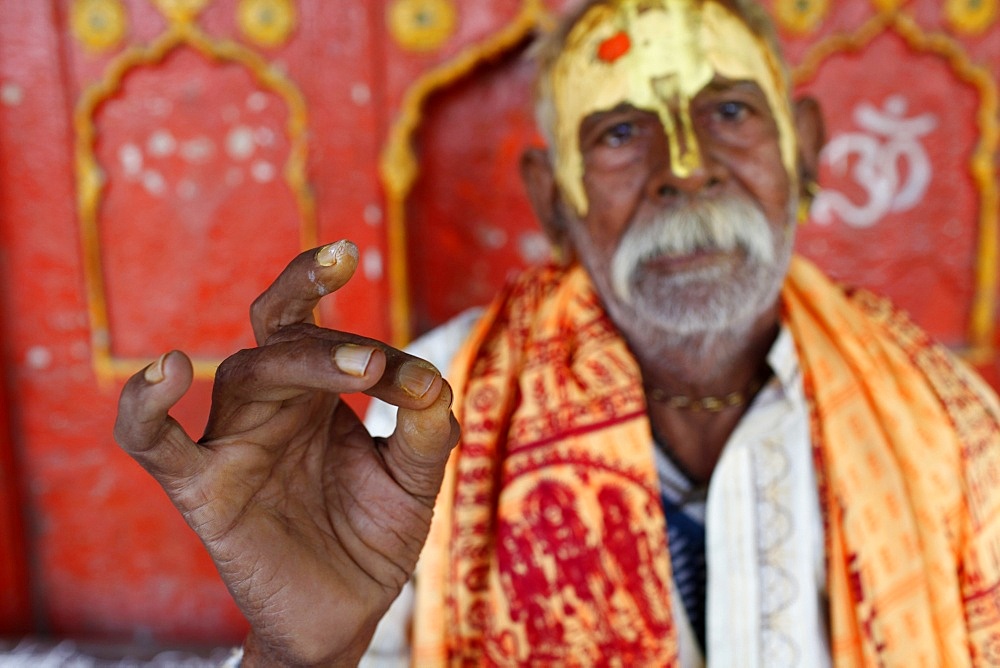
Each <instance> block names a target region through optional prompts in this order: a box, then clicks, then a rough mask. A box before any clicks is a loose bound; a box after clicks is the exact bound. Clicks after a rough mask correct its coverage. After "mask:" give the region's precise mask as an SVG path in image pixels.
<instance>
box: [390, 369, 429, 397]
mask: <svg viewBox="0 0 1000 668" xmlns="http://www.w3.org/2000/svg"><path fill="white" fill-rule="evenodd" d="M437 377H438V372H437V371H435V370H434V369H432V368H429V367H426V366H424V365H423V364H419V363H417V362H406V363H404V364H403V366H401V367H399V375H398V376H397V378H398V379H399V386H400V387H402V388H403V390H405V391H406V393H407V394H410V395H413V396H414V397H417V398H418V399H419V398H420V397H422V396H424V395H425V394H427V390H429V389H431V383H433V382H434V379H435V378H437Z"/></svg>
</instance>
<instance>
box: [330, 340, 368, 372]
mask: <svg viewBox="0 0 1000 668" xmlns="http://www.w3.org/2000/svg"><path fill="white" fill-rule="evenodd" d="M374 352H375V349H374V348H372V347H371V346H359V345H355V344H353V343H345V344H343V345H340V346H337V349H336V350H334V351H333V363H334V364H336V365H337V368H338V369H340V370H341V371H343V372H344V373H347V374H350V375H352V376H363V375H365V371H367V370H368V362H370V361H371V359H372V354H374Z"/></svg>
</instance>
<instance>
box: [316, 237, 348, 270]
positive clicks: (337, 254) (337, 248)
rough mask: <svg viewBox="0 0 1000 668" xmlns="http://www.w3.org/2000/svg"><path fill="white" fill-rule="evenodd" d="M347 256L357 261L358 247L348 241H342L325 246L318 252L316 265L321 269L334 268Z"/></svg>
mask: <svg viewBox="0 0 1000 668" xmlns="http://www.w3.org/2000/svg"><path fill="white" fill-rule="evenodd" d="M345 256H350V257H353V258H354V259H355V260H357V259H358V247H357V246H355V245H354V243H353V242H351V241H348V240H347V239H341V240H340V241H336V242H334V243H332V244H328V245H326V246H323V247H322V248H320V249H319V250H318V251H316V264H318V265H320V266H321V267H332V266H333V265H335V264H337V263H338V262H340V261H341V259H343V258H344V257H345Z"/></svg>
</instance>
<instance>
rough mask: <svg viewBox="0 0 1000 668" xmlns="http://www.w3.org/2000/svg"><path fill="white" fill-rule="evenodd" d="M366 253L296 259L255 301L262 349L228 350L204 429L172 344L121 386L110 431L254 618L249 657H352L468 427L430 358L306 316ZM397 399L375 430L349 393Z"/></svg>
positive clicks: (336, 249) (403, 567)
mask: <svg viewBox="0 0 1000 668" xmlns="http://www.w3.org/2000/svg"><path fill="white" fill-rule="evenodd" d="M356 266H357V249H356V247H354V245H353V244H351V243H350V242H338V243H337V244H332V245H330V246H326V247H323V248H321V249H319V250H318V251H309V252H306V253H303V254H302V255H300V256H298V257H297V258H296V259H295V260H293V261H292V263H291V264H289V265H288V267H287V268H286V269H285V271H284V272H283V273H282V274H281V276H279V277H278V279H277V280H276V281H275V282H274V284H273V285H272V286H271V287H270V288H268V290H267V291H266V292H265V293H264V294H262V295H261V296H260V297H259V298H258V299H257V301H256V302H254V305H253V307H252V308H251V319H252V322H253V327H254V334H255V336H256V338H257V342H258V344H259V347H257V348H252V349H248V350H242V351H240V352H238V353H236V354H235V355H233V356H232V357H230V358H228V359H227V360H225V361H224V362H223V363H222V365H221V366H220V367H219V370H218V373H217V375H216V380H215V387H214V389H213V396H212V409H211V413H210V417H209V421H208V426H207V428H206V431H205V435H204V436H203V437H202V438H201V439H200V440H199V441H198V442H195V441H193V440H192V439H191V438H190V437H189V436H188V435H187V434H186V433H185V432H184V430H183V429H182V428H181V427H180V425H179V424H178V423H177V422H175V421H174V420H173V419H172V418H170V417H169V415H168V411H169V409H170V408H171V407H172V406H173V405H174V404H175V403H176V402H177V401H178V400H179V399H180V397H181V396H182V395H183V394H184V392H186V391H187V389H188V387H189V386H190V384H191V378H192V368H191V363H190V360H189V359H188V358H187V357H186V356H185V355H184V354H183V353H181V352H177V351H174V352H171V353H168V354H166V355H164V356H163V357H161V358H160V359H159V360H158V361H157V362H156V363H154V364H152V365H150V366H149V367H147V368H146V369H145V370H144V371H142V372H140V373H138V374H136V375H135V376H133V377H132V378H131V379H130V380H129V381H128V383H127V384H126V385H125V388H124V389H123V390H122V396H121V400H120V402H119V413H118V421H117V423H116V425H115V438H116V439H117V440H118V442H119V443H120V444H121V446H122V447H123V448H124V449H125V450H126V452H128V453H129V454H130V455H132V456H133V457H134V458H135V459H136V460H137V461H138V462H139V463H140V464H141V465H142V466H143V467H144V468H145V469H146V470H147V471H149V472H150V474H152V475H153V477H154V478H156V480H157V481H158V482H159V483H160V484H161V485H162V486H163V488H164V490H165V491H166V492H167V494H168V496H169V497H170V499H171V501H173V503H174V505H176V506H177V508H178V509H179V510H180V511H181V513H182V514H183V515H184V518H185V519H186V520H187V522H188V524H189V525H190V526H191V528H193V529H194V530H195V531H196V532H197V533H198V535H199V536H200V537H201V539H202V541H203V542H204V544H205V546H206V547H207V548H208V551H209V553H210V554H211V556H212V558H213V560H214V561H215V563H216V566H217V567H218V569H219V573H220V574H221V575H222V578H223V580H224V581H225V583H226V585H227V586H228V587H229V590H230V592H231V593H232V594H233V597H234V598H235V600H236V602H237V604H238V605H239V606H240V608H241V610H242V611H243V613H244V615H246V617H247V619H248V620H249V622H250V625H251V633H250V635H249V637H248V638H247V642H246V645H245V649H246V654H245V658H244V663H245V665H254V664H260V665H341V664H343V665H353V664H354V663H356V662H357V660H358V659H359V658H360V656H361V655H362V653H363V652H364V650H365V648H366V647H367V646H368V642H369V641H370V639H371V635H372V633H373V632H374V630H375V625H376V624H377V622H378V620H379V619H380V618H381V617H382V615H383V614H384V613H385V611H386V610H387V609H388V607H389V604H390V603H391V602H392V600H393V599H394V598H395V597H396V595H397V594H398V593H399V591H400V589H401V588H402V586H403V584H404V583H405V582H406V581H407V579H408V578H409V577H410V575H411V573H412V572H413V568H414V567H415V565H416V560H417V556H418V554H419V552H420V549H421V547H422V546H423V543H424V541H425V539H426V537H427V531H428V529H429V526H430V520H431V514H432V510H433V504H434V498H435V496H436V494H437V492H438V489H439V488H440V485H441V480H442V478H443V475H444V467H445V463H446V461H447V458H448V454H449V452H450V450H451V448H452V447H453V446H454V445H455V443H456V442H457V440H458V433H459V429H458V424H457V422H456V421H455V418H454V416H453V415H452V414H451V399H452V394H451V389H450V388H449V387H448V385H447V384H446V383H445V382H444V381H443V380H442V378H441V375H440V374H439V373H438V372H437V370H435V369H434V368H433V367H431V366H430V365H429V364H428V363H426V362H423V361H422V360H418V359H416V358H413V357H411V356H409V355H406V354H405V353H402V352H400V351H398V350H395V349H393V348H391V347H389V346H387V345H385V344H382V343H379V342H377V341H373V340H370V339H364V338H362V337H358V336H355V335H352V334H347V333H343V332H336V331H331V330H326V329H322V328H319V327H316V326H315V325H314V324H312V311H313V308H314V307H315V305H316V303H317V301H318V300H319V299H320V298H321V297H322V296H323V295H325V294H328V293H330V292H333V291H334V290H337V289H339V288H340V287H341V286H343V285H344V284H345V283H346V282H347V281H348V279H349V278H350V277H351V275H352V274H353V273H354V269H355V268H356ZM345 392H366V393H368V394H370V395H372V396H375V397H378V398H380V399H382V400H384V401H387V402H389V403H392V404H396V405H397V406H399V407H400V410H399V414H398V418H397V426H396V431H395V433H394V434H393V435H392V436H391V437H389V438H387V439H373V438H372V437H371V436H370V435H369V434H368V432H367V431H366V430H365V428H364V426H363V425H362V424H361V421H360V420H359V419H358V417H357V416H356V415H355V414H354V412H353V411H352V410H351V409H350V408H349V407H348V406H347V405H346V404H345V403H344V402H343V401H341V399H340V395H341V394H342V393H345Z"/></svg>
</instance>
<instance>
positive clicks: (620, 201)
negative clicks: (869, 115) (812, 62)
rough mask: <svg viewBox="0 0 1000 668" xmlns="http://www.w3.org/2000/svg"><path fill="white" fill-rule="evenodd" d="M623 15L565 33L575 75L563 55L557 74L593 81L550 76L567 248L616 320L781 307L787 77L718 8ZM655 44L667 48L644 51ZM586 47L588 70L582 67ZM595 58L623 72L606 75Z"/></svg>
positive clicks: (661, 5) (698, 317) (640, 6)
mask: <svg viewBox="0 0 1000 668" xmlns="http://www.w3.org/2000/svg"><path fill="white" fill-rule="evenodd" d="M617 7H618V11H617V13H616V12H613V11H609V10H607V8H603V9H601V10H600V11H599V12H598V15H597V16H596V17H593V16H591V13H592V12H591V13H588V14H587V15H585V16H584V18H583V19H582V20H581V21H580V22H579V23H578V24H577V26H576V28H574V30H573V31H572V32H571V33H570V39H569V40H567V51H568V55H566V54H564V56H565V57H566V59H567V60H568V62H569V66H568V69H566V68H564V69H563V70H560V69H559V68H560V64H561V63H562V60H563V57H561V58H560V60H559V61H557V65H556V66H555V67H554V68H553V72H554V73H555V74H554V75H553V76H554V77H558V76H559V75H558V73H559V72H560V71H563V72H571V71H576V72H577V74H578V75H579V76H581V77H582V76H585V73H586V71H587V70H588V69H589V70H592V72H591V74H594V73H595V72H596V74H594V76H596V79H591V80H588V79H583V78H581V79H576V80H573V81H571V80H567V79H566V78H565V77H564V78H563V79H559V78H554V80H553V82H554V86H553V89H554V97H555V102H556V108H557V119H558V121H557V123H558V124H559V125H560V128H557V136H558V137H560V139H559V140H558V147H557V155H558V159H557V165H556V180H557V182H558V184H559V186H560V191H561V192H562V193H563V195H564V199H565V200H566V202H567V203H568V207H567V208H568V209H569V210H568V211H566V212H565V213H566V217H567V218H568V219H569V220H568V229H567V233H568V235H569V237H570V240H571V242H572V243H573V246H574V250H575V251H576V253H577V255H578V257H579V259H580V260H581V262H582V263H583V264H584V266H585V267H586V268H587V270H588V271H589V273H590V275H591V277H592V278H593V279H594V282H595V284H596V286H597V289H598V291H599V293H600V294H601V297H602V298H603V300H604V301H605V304H606V305H607V306H608V308H609V311H610V312H611V315H612V317H613V318H614V319H615V320H616V322H618V323H619V325H620V326H621V325H623V324H624V325H626V328H629V327H634V326H642V325H644V324H647V321H648V324H653V325H654V326H656V328H657V329H659V330H660V331H676V332H677V333H679V334H685V335H689V334H695V333H698V332H708V331H713V330H715V331H719V330H723V329H727V328H731V327H732V326H734V325H735V324H737V323H741V322H749V321H750V320H752V319H753V317H754V316H756V315H759V314H760V313H762V312H763V311H764V310H765V309H767V308H769V307H770V306H771V305H772V304H773V303H774V300H775V298H776V296H777V292H778V290H779V288H780V284H781V281H782V278H783V276H784V273H785V271H786V268H787V262H788V259H789V257H790V254H791V245H792V239H793V230H792V227H793V226H792V216H791V211H792V210H793V208H794V206H793V205H794V203H795V202H794V196H793V193H794V192H795V189H796V187H797V184H796V183H795V182H794V179H793V178H792V177H791V176H790V175H791V174H794V171H793V170H794V156H795V138H794V132H793V130H792V120H791V112H790V110H789V107H788V104H787V102H786V101H785V99H786V96H785V84H784V81H783V79H782V78H781V75H780V69H779V68H776V67H772V66H770V65H768V63H771V62H772V61H773V60H774V58H773V55H772V54H771V53H770V51H769V50H768V49H767V47H766V46H765V45H764V44H763V42H762V41H761V40H759V39H758V38H757V37H755V36H754V35H753V34H752V33H751V32H750V31H749V29H748V28H746V26H745V25H744V24H743V23H742V21H740V20H739V19H738V18H736V16H735V15H733V14H732V13H730V12H729V10H728V9H726V8H725V7H723V6H722V5H720V4H717V3H716V2H713V1H711V0H710V1H708V2H703V3H702V2H697V0H663V1H662V2H649V1H648V0H647V1H645V2H644V1H643V0H622V2H620V3H619V4H618V6H617ZM592 11H593V10H592ZM623 17H624V18H623ZM657 31H659V32H657ZM621 35H625V36H626V37H624V38H623V37H621ZM660 37H662V39H663V41H664V43H666V44H667V45H668V46H669V49H667V50H666V51H664V50H663V49H659V48H655V45H654V44H653V43H652V40H655V39H658V38H660ZM609 44H610V45H611V46H608V45H609ZM627 44H628V45H631V46H630V47H629V50H626V51H625V52H624V53H622V50H623V49H624V48H625V45H627ZM637 44H641V45H643V46H644V48H642V49H638V48H636V45H637ZM591 47H594V48H596V49H597V52H596V53H597V58H596V61H595V60H593V58H592V59H591V61H587V59H586V58H584V56H586V55H587V51H588V49H590V48H591ZM574 49H576V50H577V51H574ZM602 49H603V51H602ZM741 50H742V55H741ZM630 54H631V55H630ZM602 56H603V57H607V58H613V60H614V62H613V63H612V64H613V66H614V67H615V68H616V69H617V70H621V71H618V72H617V73H616V74H615V76H614V77H613V78H612V79H610V80H608V79H606V78H604V76H605V75H606V74H607V73H608V72H607V68H606V67H604V65H602V64H601V63H600V62H597V61H600V60H601V59H602ZM629 57H631V59H632V60H631V61H627V60H626V59H627V58H629ZM671 63H673V64H671ZM741 63H742V64H741ZM747 63H750V65H749V66H748V65H746V64H747ZM754 64H756V65H754ZM626 66H627V68H626ZM635 72H641V73H642V74H641V76H639V77H636V76H634V74H635ZM626 77H630V78H631V81H630V83H628V84H627V85H623V84H622V81H624V79H625V78H626ZM591 81H596V82H597V85H596V86H595V87H592V86H591V85H590V82H591ZM602 85H603V86H604V88H603V89H602V88H601V86H602ZM607 105H611V106H607ZM570 109H572V110H574V112H573V113H567V110H570ZM581 109H582V110H584V111H583V113H581V112H580V110H581ZM575 118H579V122H578V123H577V124H576V132H575V134H574V135H573V136H572V137H570V136H569V135H568V134H567V133H566V132H565V131H566V130H567V127H566V123H569V122H573V119H575ZM570 139H572V141H570ZM577 159H578V161H579V169H578V170H576V169H574V160H577ZM577 179H578V181H577Z"/></svg>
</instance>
